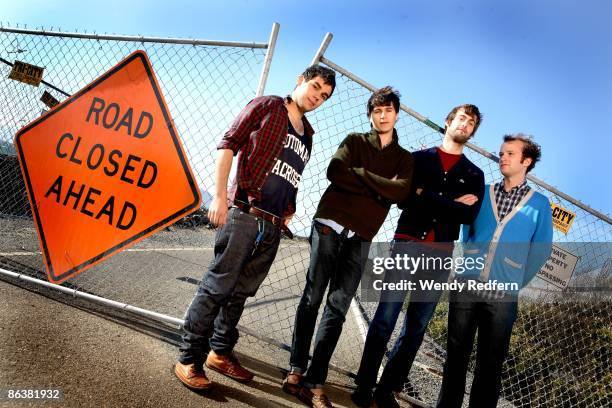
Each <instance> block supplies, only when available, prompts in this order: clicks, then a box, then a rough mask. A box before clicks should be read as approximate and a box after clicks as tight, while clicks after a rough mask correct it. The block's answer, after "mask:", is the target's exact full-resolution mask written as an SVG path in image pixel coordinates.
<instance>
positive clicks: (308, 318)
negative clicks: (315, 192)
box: [289, 221, 369, 388]
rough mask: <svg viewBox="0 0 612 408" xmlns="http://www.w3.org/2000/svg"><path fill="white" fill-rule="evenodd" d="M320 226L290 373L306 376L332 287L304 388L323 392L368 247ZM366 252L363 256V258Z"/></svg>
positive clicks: (312, 237) (314, 230) (313, 234)
mask: <svg viewBox="0 0 612 408" xmlns="http://www.w3.org/2000/svg"><path fill="white" fill-rule="evenodd" d="M346 235H347V230H345V231H343V233H342V234H338V233H336V232H335V231H334V230H333V229H331V228H330V227H328V226H325V225H323V224H321V223H319V222H317V221H314V222H313V226H312V231H311V233H310V246H311V251H310V265H309V267H308V272H307V275H306V286H305V287H304V292H303V294H302V298H301V299H300V303H299V305H298V308H297V312H296V315H295V324H294V328H293V340H292V343H291V357H290V360H289V363H290V365H291V370H292V372H296V373H304V372H306V367H307V365H308V351H309V350H310V344H311V342H312V336H313V334H314V329H315V325H316V321H317V315H318V312H319V307H320V306H321V302H322V301H323V295H324V294H325V289H326V288H327V286H328V284H329V291H328V293H327V301H326V303H325V309H324V311H323V316H322V317H321V322H320V323H319V328H318V330H317V335H316V337H315V347H314V352H313V355H312V361H311V363H310V367H309V368H308V371H307V373H306V377H305V381H304V382H305V384H306V385H307V386H308V387H311V388H320V387H322V385H323V384H324V383H325V380H326V378H327V370H328V367H329V362H330V360H331V356H332V354H333V352H334V349H335V348H336V345H337V343H338V339H339V338H340V334H341V333H342V325H343V324H344V321H345V316H346V313H347V311H348V308H349V306H350V304H351V300H352V298H353V296H354V295H355V292H356V291H357V288H358V287H359V282H360V279H361V274H362V271H363V268H364V266H365V260H366V259H367V256H365V255H366V254H367V251H368V248H369V242H368V241H364V240H363V239H362V238H360V237H359V236H358V235H356V234H355V235H354V236H352V237H351V238H347V237H346ZM362 251H364V252H363V254H364V256H362Z"/></svg>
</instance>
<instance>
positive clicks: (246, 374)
mask: <svg viewBox="0 0 612 408" xmlns="http://www.w3.org/2000/svg"><path fill="white" fill-rule="evenodd" d="M206 367H208V368H210V369H212V370H215V371H217V372H219V373H221V374H223V375H225V376H228V377H229V378H231V379H233V380H236V381H239V382H248V381H251V380H252V379H253V377H254V376H255V375H254V374H253V373H252V372H250V371H249V370H247V369H246V368H244V367H243V366H241V365H240V362H239V361H238V358H236V356H235V355H234V353H230V354H227V355H223V354H217V353H215V352H214V351H213V350H211V351H210V352H209V353H208V357H207V358H206Z"/></svg>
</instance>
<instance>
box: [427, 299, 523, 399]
mask: <svg viewBox="0 0 612 408" xmlns="http://www.w3.org/2000/svg"><path fill="white" fill-rule="evenodd" d="M510 299H511V300H508V298H506V299H505V300H489V301H487V300H483V298H481V297H479V296H477V295H476V293H475V292H473V291H472V292H469V291H466V292H459V293H453V296H451V303H450V305H449V312H448V342H447V343H448V344H447V356H446V363H445V364H444V378H443V380H442V389H441V390H440V395H439V397H438V405H437V406H438V407H461V404H462V402H463V395H464V393H465V380H466V379H465V377H466V374H467V370H468V364H469V360H470V354H471V352H472V346H473V345H474V336H475V335H476V330H478V344H477V348H476V369H475V371H474V381H473V382H472V389H471V391H470V405H469V406H470V407H472V408H475V407H495V406H496V405H497V400H498V399H499V393H500V391H501V373H502V366H503V364H504V360H505V359H506V356H507V355H508V347H509V345H510V335H511V333H512V326H513V325H514V321H515V320H516V316H517V309H518V308H517V301H516V297H513V298H510Z"/></svg>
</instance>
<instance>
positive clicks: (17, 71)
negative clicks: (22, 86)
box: [9, 61, 45, 86]
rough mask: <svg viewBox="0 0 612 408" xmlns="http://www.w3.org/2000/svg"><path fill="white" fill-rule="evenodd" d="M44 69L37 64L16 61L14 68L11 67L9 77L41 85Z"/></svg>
mask: <svg viewBox="0 0 612 408" xmlns="http://www.w3.org/2000/svg"><path fill="white" fill-rule="evenodd" d="M44 70H45V69H44V68H41V67H37V66H36V65H30V64H27V63H25V62H21V61H15V64H13V69H11V72H10V73H9V78H10V79H14V80H15V81H19V82H23V83H26V84H29V85H34V86H38V85H40V81H42V77H43V71H44Z"/></svg>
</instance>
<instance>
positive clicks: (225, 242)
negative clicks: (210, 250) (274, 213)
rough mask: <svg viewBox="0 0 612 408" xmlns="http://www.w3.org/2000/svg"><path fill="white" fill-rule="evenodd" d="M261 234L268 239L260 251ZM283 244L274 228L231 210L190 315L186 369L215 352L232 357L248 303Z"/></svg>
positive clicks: (184, 351) (182, 351)
mask: <svg viewBox="0 0 612 408" xmlns="http://www.w3.org/2000/svg"><path fill="white" fill-rule="evenodd" d="M259 231H262V232H263V237H262V239H261V241H260V243H259V244H258V245H256V243H255V241H256V237H257V234H258V232H259ZM279 242H280V230H279V229H278V228H276V227H275V226H274V225H272V223H270V222H268V221H264V220H261V219H258V218H255V217H254V216H252V215H250V214H246V213H244V212H242V211H241V210H239V209H237V208H232V209H230V211H229V213H228V215H227V223H226V224H225V225H224V226H223V227H221V228H220V229H219V231H218V232H217V234H216V235H215V249H214V256H215V257H214V259H213V260H212V262H211V264H210V266H209V268H208V270H207V271H206V272H205V273H204V276H203V277H202V281H201V282H200V285H199V286H198V289H197V291H196V294H195V296H194V298H193V300H192V301H191V304H190V305H189V308H188V309H187V312H186V313H185V325H184V326H183V331H184V334H183V344H182V345H181V347H180V357H179V361H180V362H181V363H183V364H191V363H196V364H202V363H203V361H204V358H205V356H206V355H207V354H208V351H209V350H210V349H211V348H212V349H213V350H214V351H215V352H216V353H218V354H227V353H230V352H231V351H232V349H233V348H234V346H235V345H236V342H237V341H238V330H237V329H236V326H237V325H238V320H240V316H242V312H243V311H244V304H245V302H246V299H247V298H248V297H250V296H254V295H255V293H256V292H257V289H259V286H260V285H261V283H262V282H263V280H264V279H265V277H266V275H267V274H268V271H269V270H270V266H271V265H272V261H274V257H275V256H276V251H277V250H278V245H279Z"/></svg>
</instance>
